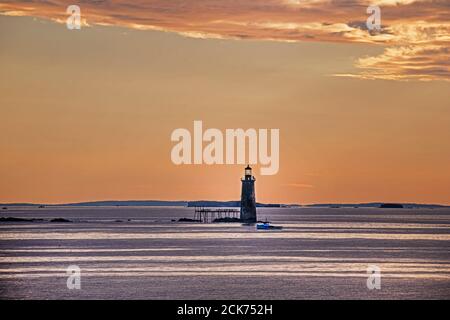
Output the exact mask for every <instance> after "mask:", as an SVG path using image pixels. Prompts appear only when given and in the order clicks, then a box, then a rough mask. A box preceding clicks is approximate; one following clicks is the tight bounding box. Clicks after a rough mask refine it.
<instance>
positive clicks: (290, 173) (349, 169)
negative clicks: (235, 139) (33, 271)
mask: <svg viewBox="0 0 450 320" xmlns="http://www.w3.org/2000/svg"><path fill="white" fill-rule="evenodd" d="M371 3H372V4H378V5H379V6H380V8H381V14H382V15H381V17H382V28H381V31H380V32H376V33H374V32H369V31H368V30H367V29H366V28H365V27H364V26H365V20H366V19H367V17H368V14H367V13H366V8H367V6H368V2H367V1H360V0H351V1H328V0H313V1H301V0H298V1H288V0H266V1H257V0H252V1H250V0H248V1H247V0H241V1H211V0H207V1H193V0H184V1H177V0H174V1H162V0H160V1H133V2H125V1H121V0H119V1H86V2H83V1H81V2H79V5H80V8H81V16H82V21H83V25H82V27H81V30H68V29H67V28H66V25H65V19H66V18H67V16H68V15H67V14H66V11H65V10H66V7H67V5H69V4H72V3H69V2H68V1H56V0H55V1H51V2H49V1H14V2H9V1H0V70H2V71H1V72H0V93H1V95H0V119H1V127H0V130H1V134H0V150H1V157H0V177H1V178H0V202H37V203H64V202H75V201H91V200H92V201H93V200H109V199H116V200H130V199H161V200H199V199H208V200H236V199H238V198H239V196H240V180H239V179H240V177H241V176H242V174H243V166H242V165H211V166H208V165H195V166H194V165H181V166H176V165H174V164H173V163H172V161H171V159H170V152H171V149H172V147H173V146H174V143H173V142H171V141H170V135H171V132H172V131H173V130H174V129H177V128H187V129H189V130H191V131H192V130H193V128H192V127H193V121H194V120H201V121H203V126H204V127H205V128H218V129H220V130H223V131H224V130H225V129H228V128H231V129H234V128H244V129H246V128H255V129H258V128H277V129H280V170H279V172H278V174H276V175H273V176H261V175H259V170H254V171H255V177H256V197H257V201H259V202H283V203H301V204H306V203H327V202H369V201H384V202H419V203H440V204H450V191H449V190H450V166H449V163H450V129H449V128H450V104H449V101H450V90H449V89H450V82H449V80H450V63H449V61H450V59H449V58H450V46H449V42H450V23H449V22H448V16H449V13H450V12H449V11H450V4H449V3H448V1H414V0H403V1H387V0H380V1H375V2H374V1H372V2H371ZM255 169H258V166H256V167H255Z"/></svg>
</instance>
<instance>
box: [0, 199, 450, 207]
mask: <svg viewBox="0 0 450 320" xmlns="http://www.w3.org/2000/svg"><path fill="white" fill-rule="evenodd" d="M239 203H240V202H239V201H207V200H201V201H162V200H124V201H116V200H107V201H88V202H76V203H61V204H45V203H2V204H0V207H1V208H2V209H3V208H5V207H6V208H7V207H103V206H115V207H130V206H134V207H239ZM386 204H388V205H390V204H395V205H401V206H403V208H448V207H450V206H448V205H440V204H420V203H401V202H398V203H390V202H369V203H318V204H307V205H300V204H281V203H266V204H265V203H257V205H256V206H257V207H260V208H298V207H313V208H319V207H327V208H379V207H382V206H383V205H386Z"/></svg>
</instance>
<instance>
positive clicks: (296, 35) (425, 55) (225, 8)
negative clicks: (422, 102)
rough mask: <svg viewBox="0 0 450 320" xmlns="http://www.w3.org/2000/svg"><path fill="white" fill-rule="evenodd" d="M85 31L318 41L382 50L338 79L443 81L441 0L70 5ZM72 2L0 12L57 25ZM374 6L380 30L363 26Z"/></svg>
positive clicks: (19, 5)
mask: <svg viewBox="0 0 450 320" xmlns="http://www.w3.org/2000/svg"><path fill="white" fill-rule="evenodd" d="M78 3H79V5H80V7H81V11H82V17H83V18H84V19H85V21H86V24H89V25H117V26H124V27H128V28H134V29H141V30H146V29H150V30H161V31H169V32H177V33H179V34H182V35H184V36H188V37H195V38H225V39H256V40H271V41H287V42H297V41H322V42H323V41H324V42H344V43H368V44H373V45H385V46H387V48H386V50H385V52H384V53H383V54H382V55H379V56H376V57H364V58H361V59H359V60H358V61H357V62H356V67H357V68H359V69H360V70H361V71H360V72H358V73H354V74H339V75H338V76H344V77H357V78H363V79H389V80H450V68H449V64H448V61H449V59H448V58H449V53H448V50H449V43H450V22H449V18H448V17H449V16H450V2H449V1H448V0H373V1H367V0H345V1H343V0H170V1H167V0H151V1H143V0H135V1H132V2H130V1H125V0H97V1H79V2H78ZM69 4H72V1H63V0H53V1H32V0H31V1H30V0H27V1H2V2H1V3H0V12H1V13H2V14H5V15H15V16H17V15H24V16H35V17H41V18H47V19H52V20H54V21H58V22H64V21H65V19H66V18H67V15H66V12H65V8H66V7H67V6H68V5H69ZM371 4H376V5H380V7H381V10H382V11H381V12H382V28H381V30H380V31H379V32H377V33H374V32H369V31H368V30H367V28H366V26H365V21H366V19H367V16H368V15H367V13H366V8H367V6H368V5H371Z"/></svg>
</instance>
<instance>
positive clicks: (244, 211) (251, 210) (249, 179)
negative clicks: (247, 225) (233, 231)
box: [241, 166, 256, 222]
mask: <svg viewBox="0 0 450 320" xmlns="http://www.w3.org/2000/svg"><path fill="white" fill-rule="evenodd" d="M241 181H242V193H241V220H242V221H244V222H256V201H255V177H254V176H252V168H250V166H247V168H245V176H244V178H243V179H241Z"/></svg>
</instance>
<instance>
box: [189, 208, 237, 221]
mask: <svg viewBox="0 0 450 320" xmlns="http://www.w3.org/2000/svg"><path fill="white" fill-rule="evenodd" d="M239 217H240V210H239V209H229V208H220V209H210V208H203V207H196V208H195V212H194V220H200V221H201V222H203V223H211V222H213V221H214V220H215V219H221V218H239Z"/></svg>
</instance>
